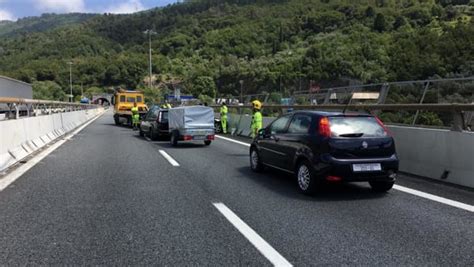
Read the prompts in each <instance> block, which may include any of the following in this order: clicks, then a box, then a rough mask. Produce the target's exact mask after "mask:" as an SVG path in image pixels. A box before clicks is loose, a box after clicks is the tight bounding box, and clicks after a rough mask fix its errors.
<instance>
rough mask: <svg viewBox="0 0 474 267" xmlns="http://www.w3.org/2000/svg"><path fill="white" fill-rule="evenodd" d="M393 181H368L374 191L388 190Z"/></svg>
mask: <svg viewBox="0 0 474 267" xmlns="http://www.w3.org/2000/svg"><path fill="white" fill-rule="evenodd" d="M394 183H395V182H387V181H371V182H369V184H370V187H372V190H374V191H375V192H387V191H388V190H390V189H392V187H393V184H394Z"/></svg>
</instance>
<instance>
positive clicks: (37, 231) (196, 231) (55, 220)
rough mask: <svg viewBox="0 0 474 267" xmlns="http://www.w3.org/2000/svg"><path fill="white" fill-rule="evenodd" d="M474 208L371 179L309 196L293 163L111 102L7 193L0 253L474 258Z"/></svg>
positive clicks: (383, 261)
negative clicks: (255, 163)
mask: <svg viewBox="0 0 474 267" xmlns="http://www.w3.org/2000/svg"><path fill="white" fill-rule="evenodd" d="M244 141H245V140H244ZM173 160H174V162H173ZM172 163H173V164H174V165H179V166H173V165H172ZM398 184H399V185H404V186H406V187H410V188H413V189H417V190H421V191H423V192H428V193H432V194H437V195H439V196H442V197H446V198H450V199H453V200H457V201H460V202H463V203H466V204H469V205H473V204H474V192H472V191H469V190H463V189H459V188H455V187H451V186H446V185H444V184H436V183H431V182H427V181H424V180H420V179H413V178H408V177H401V178H400V179H399V181H398ZM219 207H220V209H219ZM226 210H227V213H226ZM473 215H474V213H472V212H469V211H466V210H463V209H459V208H456V207H453V206H449V205H445V204H443V203H439V202H435V201H432V200H429V199H426V198H421V197H419V196H416V195H413V194H408V193H405V192H401V191H398V190H391V191H390V192H389V193H386V194H379V193H374V192H372V191H371V190H370V187H369V186H368V185H366V184H347V185H328V186H326V187H325V188H324V189H323V190H322V191H321V192H319V194H318V195H316V196H314V197H307V196H304V195H301V194H300V193H298V191H297V188H296V185H295V181H294V180H293V179H292V178H291V177H289V176H288V175H286V174H284V173H280V172H278V171H267V172H265V173H263V174H255V173H252V172H251V171H250V169H249V159H248V147H246V146H245V145H242V144H237V143H233V142H229V141H227V140H223V139H218V140H216V141H215V142H213V144H211V146H209V147H206V146H204V145H201V144H199V143H198V144H181V145H180V146H179V147H176V148H174V147H171V146H170V145H169V143H168V142H167V141H156V142H151V141H150V140H147V139H144V138H141V137H139V136H138V134H137V132H133V131H132V130H131V129H129V128H125V127H118V126H115V125H114V124H113V119H112V116H111V114H110V113H106V114H105V115H103V116H102V117H100V118H99V119H98V120H96V121H95V122H93V123H92V124H91V125H89V126H88V127H86V128H85V129H84V130H83V131H81V132H80V133H79V134H77V135H75V136H74V137H73V138H72V139H71V140H70V141H68V142H66V143H65V144H63V145H62V146H60V147H59V148H58V149H57V150H55V151H54V152H53V153H51V154H50V155H49V156H47V157H46V158H45V159H43V160H42V161H41V162H40V163H38V164H37V165H36V166H34V167H33V168H32V169H30V170H29V171H28V172H26V173H25V174H24V175H23V176H22V177H20V178H19V179H18V180H16V181H15V182H14V183H13V184H11V185H10V186H9V187H7V188H6V189H4V190H3V191H1V192H0V264H2V265H25V264H42V265H52V264H58V265H59V264H60V265H65V264H82V265H85V264H87V265H137V264H147V265H148V264H150V265H151V264H153V265H256V266H261V265H271V264H272V263H273V264H283V265H285V264H288V263H291V264H294V265H397V266H399V265H444V266H453V265H456V266H474V216H473ZM272 257H273V258H272Z"/></svg>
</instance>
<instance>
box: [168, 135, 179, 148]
mask: <svg viewBox="0 0 474 267" xmlns="http://www.w3.org/2000/svg"><path fill="white" fill-rule="evenodd" d="M170 143H171V145H172V146H178V133H177V132H172V133H171V138H170Z"/></svg>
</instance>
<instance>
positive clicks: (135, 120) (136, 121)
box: [132, 102, 140, 131]
mask: <svg viewBox="0 0 474 267" xmlns="http://www.w3.org/2000/svg"><path fill="white" fill-rule="evenodd" d="M139 123H140V114H139V113H138V107H137V102H135V103H133V108H132V126H133V130H134V131H136V130H138V124H139Z"/></svg>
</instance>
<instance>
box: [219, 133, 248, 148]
mask: <svg viewBox="0 0 474 267" xmlns="http://www.w3.org/2000/svg"><path fill="white" fill-rule="evenodd" d="M216 137H217V138H220V139H223V140H226V141H229V142H233V143H236V144H239V145H243V146H247V147H250V144H247V143H244V142H240V141H237V140H234V139H232V138H228V137H224V136H220V135H216Z"/></svg>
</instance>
